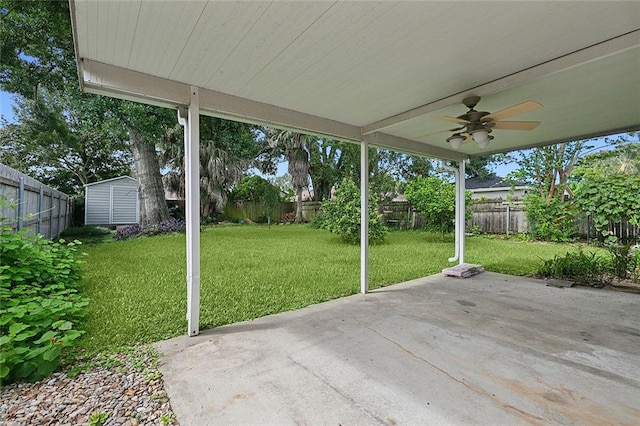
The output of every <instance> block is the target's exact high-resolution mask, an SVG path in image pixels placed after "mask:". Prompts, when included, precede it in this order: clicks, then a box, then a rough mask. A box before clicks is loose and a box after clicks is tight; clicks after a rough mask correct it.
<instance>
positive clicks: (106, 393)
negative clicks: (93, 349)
mask: <svg viewBox="0 0 640 426" xmlns="http://www.w3.org/2000/svg"><path fill="white" fill-rule="evenodd" d="M157 359H158V356H157V354H156V353H155V352H154V350H153V349H152V348H150V347H147V346H141V347H136V348H133V349H131V351H128V352H123V353H118V354H113V355H106V356H105V355H102V356H97V357H95V358H94V360H93V361H92V362H90V363H86V364H85V365H86V368H87V369H86V370H84V371H82V372H80V373H79V374H78V375H76V376H75V377H71V376H72V375H73V374H69V372H70V371H73V370H67V371H66V372H58V373H54V374H53V375H51V376H49V377H48V378H46V379H44V380H41V381H39V382H36V383H13V384H11V385H8V386H3V387H0V425H6V426H13V425H16V426H17V425H78V424H89V423H90V422H91V423H92V424H96V425H105V426H109V425H113V426H116V425H169V424H171V425H177V424H178V423H177V421H176V420H175V415H174V413H173V411H172V410H171V405H170V402H169V398H168V397H167V394H166V392H165V391H164V382H163V380H162V374H161V373H160V372H159V370H158V369H157V367H156V363H157Z"/></svg>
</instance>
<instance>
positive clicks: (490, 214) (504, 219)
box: [467, 198, 529, 234]
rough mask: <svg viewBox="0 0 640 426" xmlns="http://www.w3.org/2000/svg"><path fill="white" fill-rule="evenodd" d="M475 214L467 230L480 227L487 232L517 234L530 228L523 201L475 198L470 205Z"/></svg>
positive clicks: (483, 231) (469, 221) (479, 228)
mask: <svg viewBox="0 0 640 426" xmlns="http://www.w3.org/2000/svg"><path fill="white" fill-rule="evenodd" d="M469 208H470V209H471V212H472V213H473V216H472V218H471V219H470V220H468V221H467V230H471V229H474V228H476V227H477V228H476V229H478V230H479V231H480V232H482V233H485V234H517V233H523V232H527V231H528V230H529V222H528V221H527V215H526V213H525V210H524V204H523V203H522V202H518V201H515V202H506V201H503V200H502V199H500V198H497V199H487V200H474V202H473V203H472V204H471V205H470V206H469Z"/></svg>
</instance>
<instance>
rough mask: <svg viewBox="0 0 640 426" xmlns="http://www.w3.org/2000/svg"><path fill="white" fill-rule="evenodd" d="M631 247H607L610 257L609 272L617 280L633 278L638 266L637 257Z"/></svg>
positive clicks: (618, 245)
mask: <svg viewBox="0 0 640 426" xmlns="http://www.w3.org/2000/svg"><path fill="white" fill-rule="evenodd" d="M631 247H632V246H631V244H617V243H611V244H609V245H608V246H607V248H608V250H609V254H610V256H611V271H612V273H613V275H614V276H615V277H616V278H618V280H624V279H626V278H627V277H628V276H633V273H634V272H635V270H636V268H637V266H638V256H637V254H636V253H634V252H633V251H632V250H631ZM636 280H637V278H636Z"/></svg>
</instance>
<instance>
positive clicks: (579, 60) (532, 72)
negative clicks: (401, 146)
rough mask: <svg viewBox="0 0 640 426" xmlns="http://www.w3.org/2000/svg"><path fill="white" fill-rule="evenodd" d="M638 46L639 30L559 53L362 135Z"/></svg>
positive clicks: (369, 127)
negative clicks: (468, 97) (562, 54)
mask: <svg viewBox="0 0 640 426" xmlns="http://www.w3.org/2000/svg"><path fill="white" fill-rule="evenodd" d="M638 46H640V29H637V30H634V31H631V32H629V33H626V34H623V35H621V36H618V37H615V38H612V39H609V40H606V41H603V42H601V43H598V44H594V45H593V46H589V47H586V48H584V49H581V50H577V51H575V52H572V53H569V54H567V55H564V56H560V57H558V58H556V59H552V60H550V61H547V62H543V63H541V64H538V65H535V66H533V67H530V68H527V69H524V70H521V71H518V72H515V73H513V74H510V75H507V76H505V77H502V78H499V79H497V80H493V81H490V82H488V83H485V84H482V85H480V86H476V87H471V88H469V89H467V90H464V91H462V92H458V93H456V94H453V95H451V96H448V97H446V98H442V99H439V100H437V101H435V102H431V103H428V104H425V105H422V106H420V107H417V108H414V109H411V110H408V111H405V112H402V113H400V114H397V115H394V116H391V117H388V118H385V119H383V120H380V121H376V122H375V123H371V124H368V125H366V126H364V127H363V128H362V134H364V135H367V134H370V133H374V132H379V131H381V130H384V129H387V128H389V127H392V126H395V125H397V124H400V123H403V122H405V121H408V120H411V119H413V118H416V117H420V116H423V115H426V114H429V113H432V112H434V111H437V110H439V109H442V108H446V107H449V106H451V105H456V104H459V103H461V102H462V99H463V98H464V97H465V96H466V95H468V94H469V92H473V94H474V95H477V96H487V95H489V94H492V93H495V92H500V91H503V90H506V89H509V88H511V87H513V86H516V85H518V84H523V83H526V82H528V81H532V80H534V79H538V78H541V77H544V76H548V75H551V74H554V73H557V72H560V71H564V70H567V69H569V68H572V67H575V66H578V65H582V64H585V63H588V62H591V61H594V60H598V59H602V58H604V57H607V56H610V55H613V54H616V53H620V52H623V51H625V50H628V49H633V48H636V47H638Z"/></svg>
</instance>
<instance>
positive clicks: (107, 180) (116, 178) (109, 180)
mask: <svg viewBox="0 0 640 426" xmlns="http://www.w3.org/2000/svg"><path fill="white" fill-rule="evenodd" d="M120 179H130V180H132V181H134V182H136V183H138V180H137V179H134V178H132V177H131V176H118V177H114V178H111V179H105V180H101V181H98V182H92V183H87V184H85V185H84V187H85V188H86V187H87V186H91V185H98V184H101V183H106V182H111V181H114V180H120Z"/></svg>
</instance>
